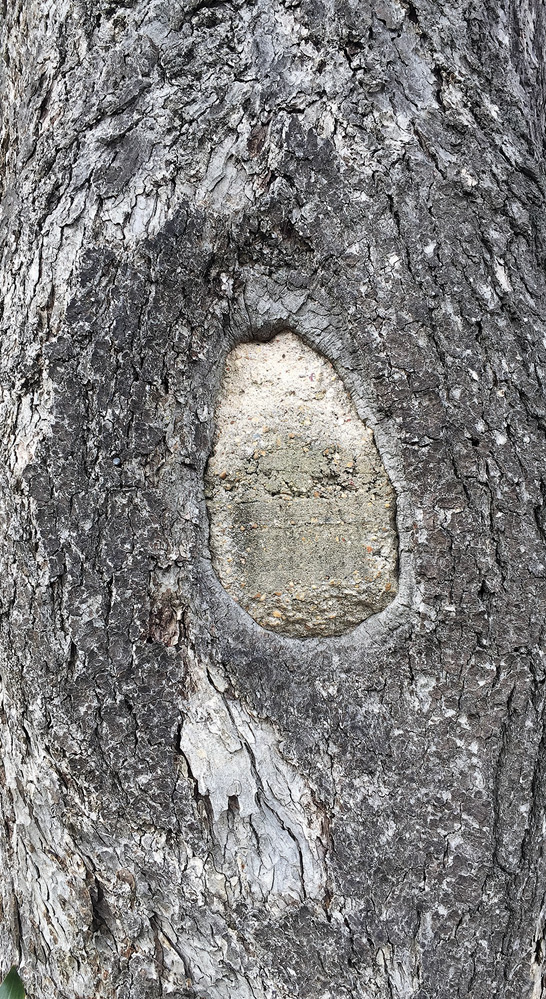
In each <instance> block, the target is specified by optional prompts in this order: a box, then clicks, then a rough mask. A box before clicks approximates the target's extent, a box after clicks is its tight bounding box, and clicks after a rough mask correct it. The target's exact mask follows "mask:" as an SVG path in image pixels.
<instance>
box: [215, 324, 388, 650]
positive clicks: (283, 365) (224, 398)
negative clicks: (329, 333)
mask: <svg viewBox="0 0 546 999" xmlns="http://www.w3.org/2000/svg"><path fill="white" fill-rule="evenodd" d="M205 494H206V499H207V508H208V514H209V521H210V551H211V557H212V564H213V567H214V570H215V572H216V574H217V576H218V578H219V580H220V582H221V583H222V585H223V587H224V588H225V590H227V592H228V593H229V594H230V595H231V596H232V597H233V598H234V600H236V601H237V603H238V604H240V605H241V607H243V608H244V609H245V610H246V611H247V612H248V613H249V614H250V616H251V617H252V618H253V619H254V620H255V621H257V623H258V624H260V625H262V627H264V628H267V629H268V630H270V631H276V632H278V633H281V634H284V635H289V636H291V637H293V638H304V637H305V638H307V637H312V636H332V635H341V634H343V633H344V632H346V631H349V630H351V629H352V628H354V627H355V626H356V625H357V624H360V623H361V622H362V621H364V620H365V619H366V618H368V617H370V616H371V615H372V614H375V613H377V612H378V611H380V610H383V608H384V607H386V606H387V604H389V603H390V601H391V600H392V599H393V598H394V597H395V595H396V592H397V554H398V539H397V532H396V522H395V494H394V490H393V488H392V485H391V482H390V480H389V477H388V475H387V472H386V470H385V467H384V465H383V462H382V460H381V457H380V455H379V452H378V450H377V447H376V444H375V441H374V437H373V433H372V431H371V430H370V429H369V428H368V427H367V426H366V424H365V423H364V422H363V421H362V420H361V419H360V417H359V416H358V414H357V412H356V409H355V407H354V405H353V402H352V400H351V398H350V396H349V394H348V392H347V390H346V389H345V386H344V385H343V382H342V381H341V379H340V378H339V377H338V375H337V374H336V373H335V371H334V369H333V367H332V365H331V364H330V363H329V362H328V361H327V360H325V358H324V357H322V356H320V355H319V354H317V353H315V351H313V350H311V348H309V347H307V346H306V345H305V344H304V343H303V342H302V341H301V340H300V339H299V338H298V337H296V336H295V335H294V334H292V333H280V334H279V335H278V336H276V337H275V339H274V340H272V341H270V342H269V343H247V344H242V345H240V346H238V347H235V348H234V349H233V350H232V351H231V353H230V354H229V356H228V358H227V362H226V367H225V371H224V377H223V381H222V385H221V389H220V393H219V396H218V401H217V406H216V433H215V438H214V444H213V449H212V452H211V455H210V458H209V461H208V464H207V469H206V473H205Z"/></svg>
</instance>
